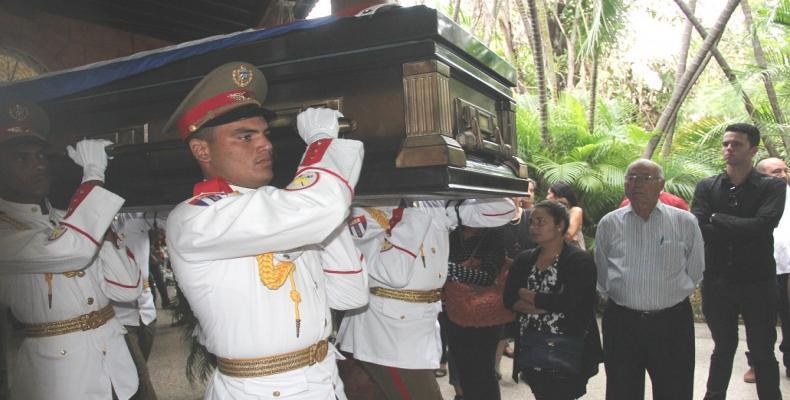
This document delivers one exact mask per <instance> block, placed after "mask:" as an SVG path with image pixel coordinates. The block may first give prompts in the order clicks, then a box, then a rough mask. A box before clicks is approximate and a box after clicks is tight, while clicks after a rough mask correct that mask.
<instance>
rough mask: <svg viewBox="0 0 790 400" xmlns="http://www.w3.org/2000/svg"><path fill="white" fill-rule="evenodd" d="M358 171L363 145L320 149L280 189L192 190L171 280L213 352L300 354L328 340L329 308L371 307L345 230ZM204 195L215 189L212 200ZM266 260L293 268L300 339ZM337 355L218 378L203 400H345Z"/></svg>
mask: <svg viewBox="0 0 790 400" xmlns="http://www.w3.org/2000/svg"><path fill="white" fill-rule="evenodd" d="M361 163H362V144H361V143H360V142H358V141H354V140H343V139H334V140H331V139H325V140H320V141H318V142H316V143H313V144H311V145H310V146H309V147H308V150H307V153H306V156H305V158H304V159H303V161H302V163H301V165H300V167H299V170H298V171H297V174H296V175H297V176H296V178H294V180H293V181H292V182H291V183H290V184H289V185H288V186H287V187H286V188H285V189H277V188H274V187H270V186H265V187H262V188H259V189H256V190H252V189H246V188H241V187H235V186H234V187H231V186H227V185H226V184H225V185H223V183H224V182H225V181H224V180H221V179H215V180H210V181H206V182H204V183H202V184H198V185H196V192H198V194H197V195H196V196H195V197H193V198H192V199H190V200H188V201H186V202H184V203H181V204H180V205H178V206H177V207H176V208H175V209H174V210H173V211H172V212H171V213H170V215H169V216H168V219H167V241H168V253H169V254H170V260H171V262H172V266H173V272H174V273H175V275H176V277H177V279H178V284H179V286H180V287H181V289H182V291H183V293H184V295H185V296H186V298H187V300H189V303H190V306H191V307H192V310H193V312H194V314H195V316H196V317H197V318H198V321H199V323H200V331H199V332H198V335H199V340H200V341H201V342H202V343H203V344H204V345H205V346H206V347H207V348H208V351H209V352H211V353H212V354H215V355H217V356H219V357H222V358H229V359H240V358H261V357H268V356H275V355H281V354H284V353H288V352H292V351H297V350H301V349H305V348H307V347H309V346H311V345H313V344H315V343H316V342H318V341H320V340H322V339H326V338H327V337H328V336H329V335H330V333H331V332H332V319H331V315H330V312H329V308H330V307H331V308H335V309H340V310H344V309H351V308H357V307H360V306H362V305H364V304H365V303H367V299H368V294H367V276H366V274H365V273H364V271H363V268H362V261H361V255H360V254H359V252H358V251H357V250H356V248H355V247H354V244H353V241H352V239H351V237H350V235H349V233H348V230H347V229H345V224H343V221H344V219H345V217H346V215H347V213H348V209H349V205H350V202H351V198H352V196H353V186H354V185H355V184H356V180H357V177H358V176H359V168H360V166H361ZM210 186H216V187H215V188H213V191H214V192H213V193H212V192H211V191H212V188H210ZM223 186H225V187H224V188H223ZM207 190H208V192H207ZM201 193H202V194H201ZM264 253H274V258H275V263H277V262H282V261H291V262H293V263H294V264H295V270H294V274H293V283H294V284H295V288H296V290H297V291H298V292H299V294H300V297H301V302H300V303H299V314H300V317H301V323H300V325H299V329H298V335H297V327H296V311H295V307H294V302H293V301H292V298H291V296H290V291H291V280H290V279H286V280H285V282H284V284H283V285H282V286H281V287H279V288H276V289H270V288H269V287H267V286H265V285H264V284H263V283H262V278H261V276H260V275H261V272H260V271H261V270H260V269H259V258H258V257H257V256H259V255H260V256H261V257H263V255H264ZM335 352H336V351H335V350H334V348H333V347H332V346H331V345H330V350H329V353H328V355H327V357H326V358H325V359H324V360H323V361H322V362H319V363H317V364H314V365H312V366H309V367H305V368H301V369H297V370H292V371H288V372H284V373H280V374H275V375H269V376H265V377H256V378H235V377H230V376H226V375H224V374H222V373H220V372H219V371H217V372H215V373H214V375H213V377H212V379H211V382H210V383H209V386H208V389H207V392H206V396H205V398H206V399H218V400H219V399H234V400H247V399H249V400H252V399H269V398H271V399H275V398H276V399H289V400H290V399H315V400H319V399H320V400H329V399H331V400H335V398H339V399H341V400H342V399H345V398H346V397H345V394H344V393H343V390H342V389H343V387H342V382H341V381H340V378H339V376H338V373H337V366H336V362H335V356H336V354H335Z"/></svg>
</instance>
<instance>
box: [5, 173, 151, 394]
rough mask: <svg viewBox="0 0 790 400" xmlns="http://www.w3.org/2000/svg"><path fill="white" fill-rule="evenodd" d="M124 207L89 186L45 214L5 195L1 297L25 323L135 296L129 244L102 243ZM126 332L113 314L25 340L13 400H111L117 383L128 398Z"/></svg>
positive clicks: (130, 370) (132, 388) (131, 377)
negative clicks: (94, 324)
mask: <svg viewBox="0 0 790 400" xmlns="http://www.w3.org/2000/svg"><path fill="white" fill-rule="evenodd" d="M122 204H123V199H122V198H120V197H118V196H116V195H115V194H113V193H110V192H109V191H107V190H105V189H103V188H101V187H92V186H90V185H83V186H81V187H80V189H79V190H78V192H77V194H76V195H75V197H74V198H73V199H72V201H71V204H70V206H69V211H68V213H67V214H66V215H64V213H63V212H62V211H59V210H55V209H53V208H51V207H49V205H47V208H48V209H49V210H48V211H49V212H48V213H47V214H44V213H42V210H41V208H40V207H39V206H38V205H33V204H19V203H12V202H9V201H5V200H0V212H2V214H0V302H2V303H3V304H6V305H8V306H9V307H10V309H11V311H12V313H13V315H14V317H15V318H16V319H18V320H19V321H20V322H22V323H25V324H40V323H46V322H54V321H61V320H67V319H71V318H75V317H78V316H80V315H84V314H87V313H90V312H92V311H98V310H100V309H102V308H103V307H105V306H107V305H108V304H109V302H110V300H111V299H112V300H118V301H130V300H134V299H136V298H137V297H138V296H139V295H140V291H141V290H142V285H141V283H140V271H139V269H137V268H136V266H135V265H133V263H131V262H130V260H129V258H128V256H127V254H126V250H125V249H122V248H121V249H118V248H116V247H115V245H114V244H113V243H111V242H109V241H105V240H103V237H104V233H105V231H106V230H107V228H108V227H109V226H110V223H111V222H112V220H113V217H114V216H115V214H116V213H117V212H118V209H120V207H121V205H122ZM97 253H98V256H97ZM66 272H70V274H68V276H67V275H64V274H63V273H66ZM47 274H51V277H52V290H51V293H52V305H51V307H50V305H49V300H48V292H49V287H48V286H49V285H48V284H47V279H46V277H47ZM69 276H71V277H69ZM124 333H125V330H124V328H123V326H121V324H120V323H119V322H118V320H117V319H115V318H113V319H111V320H110V321H108V322H107V323H106V324H105V325H103V326H101V327H99V328H96V329H93V330H87V331H78V332H72V333H67V334H63V335H58V336H49V337H39V338H25V339H24V341H23V342H22V345H21V347H20V349H19V350H18V353H17V357H16V365H14V366H13V367H12V370H13V371H14V377H13V383H12V388H11V392H12V399H18V400H37V399H41V400H51V399H64V400H107V399H110V398H111V397H112V394H111V390H112V388H114V389H115V393H116V394H117V395H118V398H120V399H128V398H130V397H131V396H132V395H133V394H134V393H135V392H136V391H137V372H136V369H135V367H134V363H133V362H132V358H131V356H130V355H129V350H128V349H127V347H126V343H125V342H124V338H123V335H124Z"/></svg>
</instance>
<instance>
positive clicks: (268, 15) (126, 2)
mask: <svg viewBox="0 0 790 400" xmlns="http://www.w3.org/2000/svg"><path fill="white" fill-rule="evenodd" d="M316 1H317V0H25V1H23V0H6V1H5V3H7V4H8V3H15V4H12V7H13V8H15V9H17V10H19V9H20V8H27V9H29V8H30V7H34V8H36V9H37V10H40V11H45V12H49V13H53V14H60V15H65V16H69V17H72V18H77V19H82V20H85V21H90V22H94V23H98V24H101V25H106V26H112V27H114V28H118V29H123V30H126V31H131V32H136V33H141V34H144V35H147V36H151V37H155V38H158V39H163V40H167V41H171V42H176V43H178V42H185V41H188V40H194V39H200V38H204V37H207V36H212V35H218V34H224V33H231V32H236V31H240V30H244V29H247V28H254V27H261V26H271V25H276V24H278V23H282V22H288V21H289V20H290V19H289V17H290V15H289V14H291V13H292V14H293V18H295V19H303V18H305V17H306V16H307V14H308V13H309V12H310V10H312V8H313V6H314V5H315V3H316ZM288 9H290V10H292V11H291V13H288V12H287V10H288ZM283 10H286V12H283Z"/></svg>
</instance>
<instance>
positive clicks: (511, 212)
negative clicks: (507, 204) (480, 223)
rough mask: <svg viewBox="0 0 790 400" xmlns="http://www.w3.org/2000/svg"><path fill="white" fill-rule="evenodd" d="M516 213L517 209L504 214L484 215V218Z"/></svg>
mask: <svg viewBox="0 0 790 400" xmlns="http://www.w3.org/2000/svg"><path fill="white" fill-rule="evenodd" d="M515 211H516V209H515V208H514V209H512V210H510V211H508V212H503V213H499V214H490V213H483V216H484V217H499V216H501V215H507V214H513V212H515Z"/></svg>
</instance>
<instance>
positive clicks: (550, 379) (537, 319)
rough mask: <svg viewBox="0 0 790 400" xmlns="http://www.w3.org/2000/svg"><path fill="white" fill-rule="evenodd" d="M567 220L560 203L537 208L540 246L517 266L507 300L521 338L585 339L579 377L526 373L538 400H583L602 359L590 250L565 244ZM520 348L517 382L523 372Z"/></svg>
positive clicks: (534, 224) (535, 233)
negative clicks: (516, 317)
mask: <svg viewBox="0 0 790 400" xmlns="http://www.w3.org/2000/svg"><path fill="white" fill-rule="evenodd" d="M568 220H569V217H568V211H567V209H566V208H565V207H564V206H562V205H561V204H560V203H557V202H554V201H542V202H540V203H538V204H537V205H536V206H535V208H533V210H532V213H531V215H530V221H529V225H530V233H531V234H532V238H533V239H534V240H535V242H536V243H538V247H537V248H536V249H534V250H531V251H526V252H523V253H521V254H520V255H519V256H518V257H517V258H516V260H515V261H514V262H513V265H512V267H511V270H510V275H509V276H508V279H507V284H506V286H505V291H504V295H503V297H504V302H505V307H508V308H510V309H512V310H513V311H516V312H518V313H519V314H518V315H519V325H520V329H519V331H520V336H521V337H523V336H524V335H529V334H530V332H532V333H534V332H541V333H550V334H559V335H569V336H575V337H584V351H583V356H582V369H581V373H579V374H567V373H562V372H560V371H552V370H546V369H543V370H540V369H534V368H526V369H524V370H523V377H524V378H525V379H526V380H527V383H529V385H530V388H531V389H532V392H533V393H534V394H535V398H536V399H538V400H541V399H551V400H560V399H563V400H564V399H576V398H579V397H581V396H582V395H584V394H585V393H586V392H587V389H586V386H587V380H588V379H589V378H590V377H591V376H594V375H595V374H597V373H598V364H599V363H600V362H601V360H602V351H601V340H600V336H599V333H598V325H597V323H596V321H595V303H596V300H597V298H596V294H595V283H596V272H595V262H594V261H593V258H592V256H590V254H589V253H587V252H586V251H584V250H581V249H579V248H577V247H575V246H570V245H567V244H566V242H565V240H564V236H565V233H566V231H567V229H568ZM518 343H519V341H516V344H517V349H516V360H515V362H514V363H513V364H514V367H513V377H514V379H515V378H516V377H517V376H518V372H519V370H520V368H519V359H518V357H519V349H518Z"/></svg>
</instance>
